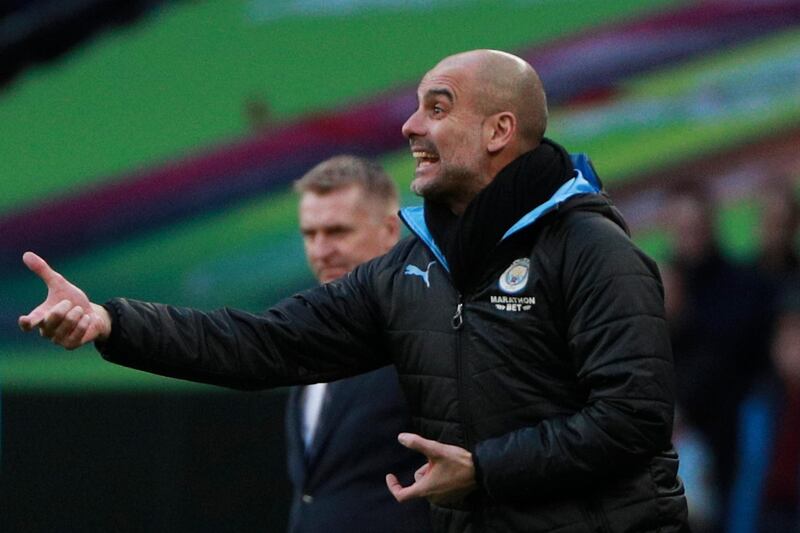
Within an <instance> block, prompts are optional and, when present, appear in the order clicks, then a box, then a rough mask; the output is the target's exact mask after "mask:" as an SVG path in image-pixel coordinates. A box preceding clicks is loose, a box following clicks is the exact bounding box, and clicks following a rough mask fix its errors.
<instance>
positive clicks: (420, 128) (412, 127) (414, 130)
mask: <svg viewBox="0 0 800 533" xmlns="http://www.w3.org/2000/svg"><path fill="white" fill-rule="evenodd" d="M402 132H403V137H405V138H406V139H410V138H411V137H412V136H416V137H419V136H421V135H424V134H425V129H424V125H423V123H422V119H421V118H420V112H419V109H417V110H416V111H414V112H413V113H412V114H411V116H410V117H408V119H407V120H406V123H405V124H403V129H402Z"/></svg>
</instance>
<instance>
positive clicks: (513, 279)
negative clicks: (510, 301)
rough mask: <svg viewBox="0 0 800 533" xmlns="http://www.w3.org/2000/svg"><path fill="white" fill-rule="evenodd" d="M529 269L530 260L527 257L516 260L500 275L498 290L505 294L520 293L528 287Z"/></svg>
mask: <svg viewBox="0 0 800 533" xmlns="http://www.w3.org/2000/svg"><path fill="white" fill-rule="evenodd" d="M530 269H531V260H530V259H528V258H527V257H523V258H521V259H516V260H515V261H514V262H513V263H511V266H509V267H508V268H507V269H506V270H505V272H503V273H502V274H501V275H500V280H499V285H500V290H501V291H503V292H504V293H506V294H517V293H518V292H522V291H523V290H524V289H525V287H526V286H527V285H528V272H529V271H530Z"/></svg>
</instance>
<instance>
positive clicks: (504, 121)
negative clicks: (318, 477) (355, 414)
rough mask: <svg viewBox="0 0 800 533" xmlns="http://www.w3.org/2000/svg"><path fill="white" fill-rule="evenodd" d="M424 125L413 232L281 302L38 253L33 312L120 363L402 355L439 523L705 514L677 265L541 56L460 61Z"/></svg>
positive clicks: (666, 526) (418, 482)
mask: <svg viewBox="0 0 800 533" xmlns="http://www.w3.org/2000/svg"><path fill="white" fill-rule="evenodd" d="M417 96H418V106H417V108H416V109H415V110H414V112H413V114H412V115H411V116H410V117H409V119H408V121H407V122H406V123H405V125H404V126H403V135H405V136H406V137H407V138H408V140H409V144H410V148H411V152H412V155H413V157H414V158H415V160H416V170H415V176H414V180H413V183H412V189H413V190H414V191H415V192H416V193H417V194H419V195H421V196H422V197H423V198H424V205H423V206H421V207H417V208H410V209H404V210H402V211H401V218H402V219H403V221H404V222H405V224H406V225H407V226H408V227H409V229H410V230H411V232H412V235H411V236H410V237H408V238H406V239H404V240H402V241H400V243H398V244H397V245H396V246H395V247H394V248H392V250H390V251H389V252H388V253H387V254H386V255H384V256H382V257H379V258H376V259H374V260H371V261H369V262H367V263H365V264H363V265H361V266H359V267H357V268H356V269H355V270H354V271H353V272H352V273H350V274H349V275H347V276H345V277H343V278H340V279H338V280H336V281H333V282H331V283H328V284H325V285H323V286H321V287H318V288H315V289H312V290H310V291H307V292H304V293H302V294H299V295H297V296H295V297H293V298H290V299H288V300H284V301H283V302H281V303H279V304H278V305H276V306H275V307H274V308H272V309H270V310H269V311H267V312H266V313H265V314H264V315H263V316H253V315H250V314H247V313H242V312H237V311H234V310H230V309H224V310H219V311H215V312H212V313H201V312H199V311H194V310H189V309H176V308H173V307H170V306H166V305H159V304H151V303H144V302H136V301H131V300H126V299H114V300H111V301H109V302H107V303H106V304H105V305H102V306H101V305H97V304H95V303H92V302H90V300H89V299H88V298H87V297H86V296H85V294H84V293H83V292H81V291H80V290H79V289H78V288H77V287H75V286H74V285H71V284H70V283H69V282H67V281H66V280H64V279H63V278H62V277H61V276H60V275H58V274H57V273H56V272H54V271H53V270H51V269H50V268H49V267H48V266H47V265H46V263H44V261H42V260H41V259H40V258H38V257H37V256H35V255H34V254H31V253H29V254H26V255H25V256H24V257H23V260H24V261H25V262H26V264H27V265H28V266H29V267H30V268H31V270H33V271H34V272H35V273H36V274H38V275H39V276H40V277H41V278H42V279H43V280H44V282H45V283H46V284H47V286H48V289H49V291H48V297H47V299H46V301H45V302H44V303H43V304H41V305H40V306H39V307H37V308H36V309H34V310H33V311H32V312H31V313H29V314H28V315H25V316H22V317H20V326H21V327H22V328H23V329H26V330H30V329H35V328H38V329H40V330H41V332H42V334H43V335H44V336H45V337H48V338H51V339H53V341H55V342H57V343H59V344H62V345H64V346H65V347H67V348H74V347H76V346H79V345H81V344H83V343H86V342H91V341H97V342H98V344H97V346H98V348H99V350H100V352H101V354H102V355H103V357H105V358H106V359H107V360H109V361H113V362H115V363H118V364H122V365H126V366H130V367H133V368H138V369H143V370H147V371H150V372H155V373H159V374H163V375H168V376H173V377H178V378H183V379H192V380H196V381H202V382H208V383H216V384H220V385H226V386H231V387H239V388H266V387H274V386H279V385H285V384H296V383H313V382H318V381H330V380H335V379H340V378H343V377H346V376H350V375H354V374H358V373H361V372H366V371H368V370H371V369H374V368H377V367H379V366H381V365H384V364H386V363H389V362H391V363H394V365H395V366H396V368H397V370H398V374H399V376H400V382H401V385H402V387H403V389H404V392H405V396H406V398H407V399H408V402H409V408H410V412H411V415H412V423H413V426H414V428H415V433H402V434H400V435H399V436H398V440H399V442H400V444H401V445H403V446H406V447H408V448H411V449H413V450H416V451H418V452H420V454H421V455H420V465H421V466H420V468H419V469H418V470H417V472H416V474H415V480H414V483H412V484H411V485H408V486H403V485H402V484H401V483H400V482H399V481H398V480H397V478H396V477H395V476H394V475H393V474H391V473H389V474H388V475H387V477H386V483H387V486H388V488H389V490H390V491H391V492H392V494H393V495H394V496H395V498H396V499H397V500H398V501H401V502H402V501H406V500H409V499H413V498H427V499H428V501H429V502H430V505H431V519H432V522H433V525H434V529H436V530H437V531H470V532H472V531H504V532H505V531H525V532H531V531H552V532H555V531H558V532H560V533H566V532H589V531H609V532H610V531H661V532H667V531H683V530H684V529H685V527H686V526H685V524H686V500H685V497H684V494H683V487H682V484H681V482H680V480H679V479H678V477H677V474H676V472H677V466H678V458H677V455H676V454H675V452H674V450H673V448H672V445H671V443H670V436H671V430H672V411H673V404H674V398H673V396H674V390H673V389H674V384H673V375H672V372H673V370H672V357H671V353H670V348H669V340H668V334H667V327H666V324H665V322H664V316H663V315H664V310H663V298H662V291H661V282H660V280H659V276H658V271H657V269H656V267H655V264H654V263H653V261H651V260H650V259H649V258H648V257H646V256H645V255H644V254H643V253H642V252H641V251H640V250H638V249H637V248H636V247H635V246H634V245H633V243H632V242H631V240H630V239H629V237H628V234H627V229H626V226H625V223H624V221H623V220H622V217H621V215H620V214H619V212H618V211H617V210H616V209H615V208H614V207H613V205H612V204H611V203H610V201H609V199H608V198H607V196H606V195H605V194H603V192H602V190H601V185H600V182H599V180H598V178H597V176H596V175H595V172H594V170H593V168H592V166H591V164H590V163H589V161H588V159H587V158H586V156H583V155H578V156H570V155H569V154H568V153H567V152H566V151H565V149H564V148H562V147H561V146H559V145H558V144H556V143H554V142H552V141H550V140H548V139H546V138H544V131H545V128H546V124H547V105H546V99H545V94H544V91H543V89H542V84H541V82H540V81H539V78H538V76H537V75H536V73H535V72H534V70H533V69H532V68H531V66H530V65H528V64H527V63H526V62H525V61H523V60H522V59H520V58H518V57H516V56H513V55H510V54H507V53H504V52H498V51H492V50H476V51H471V52H466V53H463V54H458V55H455V56H451V57H448V58H446V59H444V60H442V61H441V62H440V63H439V64H438V65H436V66H435V67H434V68H433V69H432V70H431V71H429V72H428V73H427V74H426V75H425V77H424V78H423V79H422V82H421V83H420V85H419V89H418V94H417Z"/></svg>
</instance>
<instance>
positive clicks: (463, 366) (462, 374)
mask: <svg viewBox="0 0 800 533" xmlns="http://www.w3.org/2000/svg"><path fill="white" fill-rule="evenodd" d="M451 325H452V326H453V329H454V330H455V331H456V364H457V365H458V369H457V380H458V381H457V387H458V406H459V411H460V412H461V420H463V422H464V441H465V442H464V444H465V446H464V447H465V448H466V449H467V450H469V451H470V452H471V451H472V432H471V431H470V425H471V417H470V416H469V413H470V411H469V404H468V401H467V396H468V395H467V394H466V393H465V391H464V388H465V387H466V376H467V374H468V372H467V358H466V357H464V354H463V353H461V330H462V329H463V327H464V297H463V295H461V294H459V295H458V305H457V306H456V312H455V314H453V318H452V320H451Z"/></svg>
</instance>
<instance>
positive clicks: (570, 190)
mask: <svg viewBox="0 0 800 533" xmlns="http://www.w3.org/2000/svg"><path fill="white" fill-rule="evenodd" d="M570 158H571V159H572V165H573V166H574V167H575V176H574V177H573V178H571V179H570V180H569V181H567V182H566V183H564V184H563V185H562V186H561V187H559V188H558V190H557V191H556V192H555V194H553V196H551V197H550V199H548V200H547V201H546V202H544V203H543V204H540V205H538V206H537V207H535V208H534V209H533V210H531V211H529V212H528V213H526V214H525V215H523V216H522V218H520V219H519V220H518V221H517V222H516V223H515V224H514V225H513V226H511V227H510V228H508V231H506V232H505V233H504V234H503V237H502V238H501V239H500V241H501V242H502V241H503V240H505V239H507V238H508V237H510V236H511V235H513V234H515V233H517V232H518V231H520V230H522V229H524V228H527V227H528V226H530V225H532V224H533V223H534V222H536V221H537V220H539V219H540V218H541V217H542V216H543V215H545V214H547V213H549V212H550V211H553V210H554V209H558V208H559V207H560V206H561V205H562V204H563V203H564V202H566V201H567V200H569V199H571V198H575V197H576V196H582V195H585V194H597V193H599V192H600V191H601V190H602V185H601V183H600V180H599V179H598V178H597V175H596V174H595V173H594V169H593V168H592V164H591V161H590V160H589V157H588V156H587V155H586V154H574V155H573V154H571V155H570ZM400 218H401V219H402V220H403V222H405V224H406V226H408V229H410V230H411V231H413V232H414V234H416V235H417V237H419V238H420V239H421V240H422V242H424V243H425V245H426V246H427V247H428V248H430V250H431V252H433V255H434V257H436V259H437V260H438V261H439V262H440V263H441V264H442V266H443V267H444V269H445V270H447V271H448V272H449V271H450V268H449V266H448V265H447V259H445V257H444V254H443V253H442V251H441V250H440V249H439V247H438V246H437V245H436V242H435V241H434V240H433V235H432V234H431V232H430V230H429V229H428V226H427V224H425V209H424V207H423V206H421V205H419V206H414V207H404V208H403V209H401V210H400Z"/></svg>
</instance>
